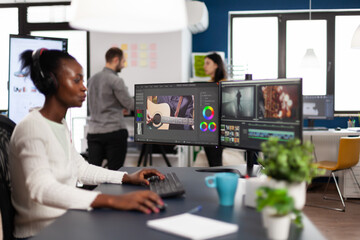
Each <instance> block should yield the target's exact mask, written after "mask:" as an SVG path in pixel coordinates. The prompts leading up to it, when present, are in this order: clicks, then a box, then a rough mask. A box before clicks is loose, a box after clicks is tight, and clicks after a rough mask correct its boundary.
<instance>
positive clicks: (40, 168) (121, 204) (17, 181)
mask: <svg viewBox="0 0 360 240" xmlns="http://www.w3.org/2000/svg"><path fill="white" fill-rule="evenodd" d="M20 58H21V62H22V70H24V69H25V70H27V73H28V74H29V73H30V75H31V79H32V80H33V82H34V84H35V86H36V87H37V89H38V90H39V91H40V92H41V93H43V94H44V95H45V103H44V106H43V107H42V108H41V109H40V110H33V111H32V112H31V113H29V114H28V116H27V117H25V118H24V119H23V120H22V121H21V122H20V123H19V124H18V125H17V126H16V127H15V130H14V132H13V135H12V137H11V141H10V174H11V184H12V202H13V205H14V208H15V210H16V213H15V230H14V236H15V237H16V238H27V237H31V236H34V235H36V234H37V233H38V232H39V231H40V230H42V229H43V228H45V227H46V226H48V225H49V224H50V223H51V222H53V221H54V220H55V219H56V218H58V217H60V216H61V215H63V214H64V213H65V212H66V210H67V209H81V210H90V209H92V208H100V207H108V208H115V209H120V210H138V211H141V212H144V213H147V214H149V213H151V212H159V209H158V208H157V207H156V206H162V205H163V202H162V200H161V198H160V197H159V196H158V195H157V194H155V193H153V192H151V191H138V192H132V193H128V194H123V195H118V196H116V195H107V194H102V193H100V192H96V191H87V190H83V189H79V188H76V182H77V181H80V182H82V183H84V184H92V185H95V184H99V183H104V182H107V183H118V184H121V183H131V184H147V185H148V184H149V182H148V181H147V180H146V179H147V177H150V176H153V175H157V176H159V177H160V179H164V178H165V177H164V175H163V174H161V173H160V172H158V171H156V170H154V169H144V170H140V171H137V172H135V173H133V174H128V173H127V172H120V171H111V170H107V169H103V168H101V167H97V166H94V165H90V164H89V163H87V162H86V161H85V160H84V159H83V158H82V157H81V155H80V154H79V153H77V152H76V150H75V148H74V146H73V144H72V142H71V138H70V132H69V129H68V127H67V125H66V121H65V120H64V117H65V114H66V111H67V110H68V108H71V107H81V105H82V103H83V102H84V100H85V97H86V93H85V92H86V90H87V89H86V87H85V86H84V79H83V69H82V67H81V66H80V64H79V63H78V62H77V61H76V60H75V58H73V57H72V56H70V55H69V54H68V53H66V52H61V51H57V50H47V49H39V50H36V51H25V52H23V53H22V54H21V57H20Z"/></svg>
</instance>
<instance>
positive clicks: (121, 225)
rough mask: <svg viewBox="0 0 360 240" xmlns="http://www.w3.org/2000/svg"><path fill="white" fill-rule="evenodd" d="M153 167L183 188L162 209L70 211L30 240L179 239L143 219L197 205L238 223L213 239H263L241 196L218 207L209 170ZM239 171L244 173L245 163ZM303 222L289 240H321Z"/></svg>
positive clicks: (109, 187) (107, 187)
mask: <svg viewBox="0 0 360 240" xmlns="http://www.w3.org/2000/svg"><path fill="white" fill-rule="evenodd" d="M157 169H158V170H160V171H161V172H163V173H168V172H175V173H176V174H177V175H178V177H179V179H180V180H181V182H182V183H183V185H184V187H185V190H186V196H185V197H181V198H172V199H170V198H169V199H164V202H165V203H167V204H168V207H167V210H166V211H164V212H161V213H159V214H150V215H146V214H143V213H140V212H135V211H116V210H112V209H95V210H93V211H90V212H86V211H76V210H70V211H68V212H67V213H66V214H64V215H63V216H62V217H60V218H59V219H57V220H56V221H55V222H54V223H53V224H52V225H50V226H49V227H47V228H46V229H44V230H43V231H42V232H41V233H40V234H39V235H38V236H36V237H34V239H33V240H49V239H51V240H64V239H87V240H99V239H106V240H110V239H146V240H161V239H166V240H171V239H183V238H181V237H177V236H175V235H170V234H167V233H164V232H160V231H157V230H154V229H151V228H149V227H147V226H146V221H147V220H151V219H157V218H163V217H168V216H173V215H177V214H181V213H184V212H187V211H189V210H190V209H193V208H194V207H196V206H198V205H201V206H202V207H203V209H202V211H200V212H199V213H197V215H201V216H204V217H209V218H213V219H218V220H221V221H225V222H230V223H236V224H238V226H239V231H238V232H237V233H235V234H231V235H227V236H223V237H219V238H216V239H228V240H230V239H231V240H233V239H266V231H265V229H264V228H263V227H262V222H261V214H260V213H258V212H256V210H255V209H251V208H247V207H245V206H244V205H243V202H242V197H239V198H237V199H236V204H235V206H234V207H222V206H220V205H219V204H218V196H217V192H216V191H215V190H214V189H210V188H208V187H206V186H205V182H204V178H205V176H208V175H212V173H202V172H201V173H200V172H196V171H195V169H196V168H174V167H172V168H166V167H163V168H157ZM121 170H124V171H128V172H129V173H131V172H134V171H136V170H138V168H122V169H121ZM240 170H241V172H243V171H244V172H243V173H245V166H244V167H243V168H242V169H240ZM144 189H145V187H144V186H133V185H114V184H102V185H100V186H99V187H98V190H100V191H102V192H103V193H108V194H122V193H127V192H131V191H136V190H144ZM303 222H304V229H303V230H301V229H296V228H295V227H294V226H292V228H291V233H290V239H304V240H305V239H317V240H319V239H325V238H324V237H323V236H322V234H321V233H320V232H319V231H318V230H317V228H316V227H315V226H314V225H313V224H312V223H311V222H310V220H309V219H308V218H307V217H306V216H304V218H303Z"/></svg>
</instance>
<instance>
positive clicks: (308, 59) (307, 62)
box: [301, 48, 320, 68]
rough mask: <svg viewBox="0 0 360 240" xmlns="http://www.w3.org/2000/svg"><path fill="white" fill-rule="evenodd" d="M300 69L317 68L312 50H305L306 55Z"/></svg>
mask: <svg viewBox="0 0 360 240" xmlns="http://www.w3.org/2000/svg"><path fill="white" fill-rule="evenodd" d="M301 67H303V68H318V67H320V63H319V60H318V58H317V57H316V54H315V51H314V49H313V48H308V49H306V53H305V55H304V57H303V59H302V62H301Z"/></svg>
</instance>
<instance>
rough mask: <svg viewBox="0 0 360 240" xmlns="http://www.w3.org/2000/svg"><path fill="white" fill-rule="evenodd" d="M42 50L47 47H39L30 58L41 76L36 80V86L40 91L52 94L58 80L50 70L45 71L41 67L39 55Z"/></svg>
mask: <svg viewBox="0 0 360 240" xmlns="http://www.w3.org/2000/svg"><path fill="white" fill-rule="evenodd" d="M44 51H47V49H46V48H40V49H37V50H35V51H33V53H32V60H33V66H34V70H35V71H37V72H39V73H40V76H41V80H40V81H37V84H36V87H37V88H38V89H39V91H40V92H42V93H44V94H45V95H47V94H52V93H55V92H56V89H57V88H58V81H57V79H56V77H55V75H54V74H53V73H52V72H49V73H45V72H43V70H42V69H41V66H40V56H41V54H42V53H43V52H44ZM34 83H35V82H34Z"/></svg>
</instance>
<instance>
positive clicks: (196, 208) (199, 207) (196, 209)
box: [188, 205, 202, 213]
mask: <svg viewBox="0 0 360 240" xmlns="http://www.w3.org/2000/svg"><path fill="white" fill-rule="evenodd" d="M201 209H202V206H201V205H199V206H197V207H195V208H193V209H191V210H190V211H188V213H197V212H199V211H201Z"/></svg>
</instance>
